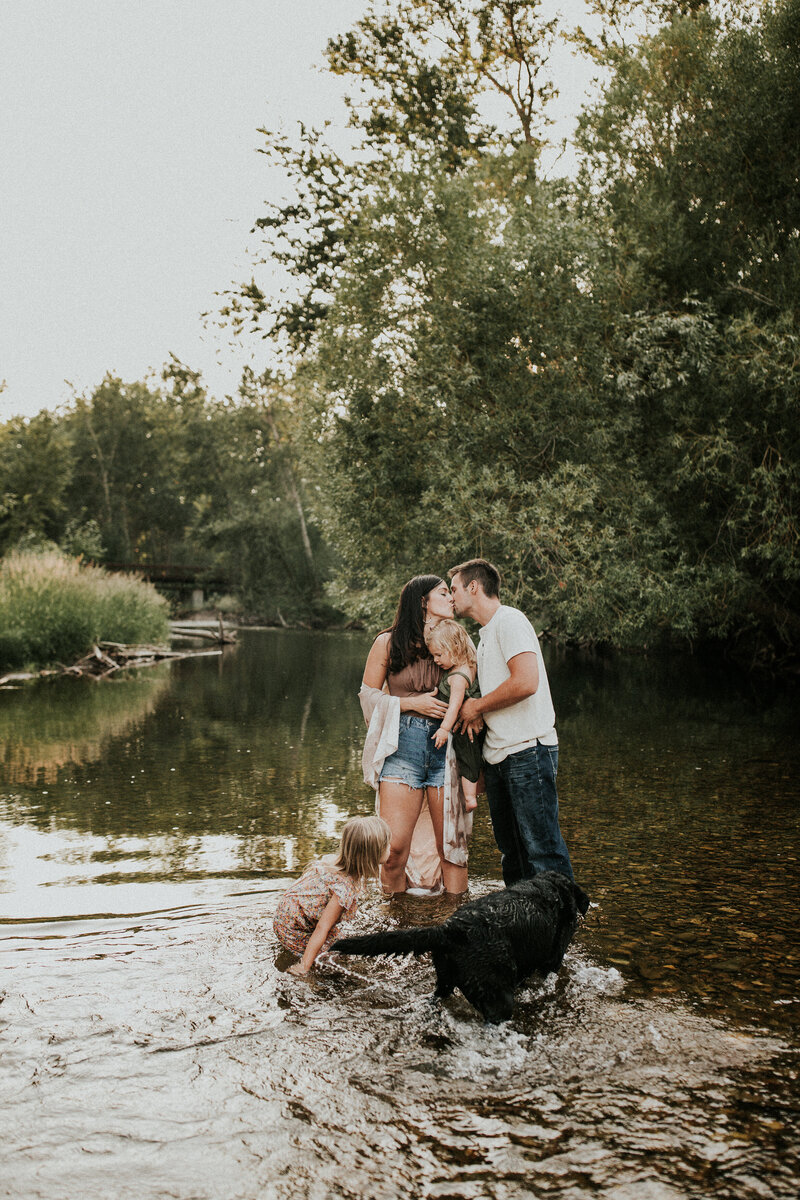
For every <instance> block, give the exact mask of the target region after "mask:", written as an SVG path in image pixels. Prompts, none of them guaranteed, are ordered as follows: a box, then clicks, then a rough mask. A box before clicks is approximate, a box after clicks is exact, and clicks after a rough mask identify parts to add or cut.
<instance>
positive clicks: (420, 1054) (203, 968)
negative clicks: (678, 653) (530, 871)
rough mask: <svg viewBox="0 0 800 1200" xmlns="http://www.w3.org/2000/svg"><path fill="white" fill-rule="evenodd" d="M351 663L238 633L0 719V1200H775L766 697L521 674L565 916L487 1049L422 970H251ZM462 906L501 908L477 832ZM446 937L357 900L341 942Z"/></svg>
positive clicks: (785, 870)
mask: <svg viewBox="0 0 800 1200" xmlns="http://www.w3.org/2000/svg"><path fill="white" fill-rule="evenodd" d="M364 652H365V641H364V639H363V638H359V637H356V636H353V637H341V636H340V637H332V636H326V635H304V634H292V633H278V632H269V633H262V634H258V633H252V634H249V635H246V636H245V637H244V638H243V640H242V643H241V644H240V645H239V647H237V648H236V649H234V650H233V652H226V653H225V655H224V656H221V657H220V658H216V659H213V658H212V659H209V658H205V659H198V660H196V661H186V662H183V663H179V664H176V665H175V666H173V667H172V668H167V669H166V670H162V669H161V668H158V669H155V670H152V671H149V672H141V673H140V675H139V676H138V677H137V678H136V679H131V680H127V681H120V682H119V683H115V684H113V685H111V686H107V685H97V684H88V685H87V686H84V683H85V681H75V680H67V681H64V682H63V683H62V684H58V685H55V686H53V685H50V686H44V687H38V686H37V687H36V688H33V689H22V690H20V691H13V692H3V693H0V736H2V739H3V745H4V750H3V758H2V763H0V819H1V821H2V824H0V922H2V923H0V951H1V952H2V966H3V974H2V983H0V1038H1V1039H2V1046H3V1053H2V1057H1V1058H0V1105H1V1107H0V1122H1V1123H2V1144H3V1146H4V1155H3V1159H4V1161H3V1169H2V1172H0V1194H2V1195H7V1196H12V1197H26V1198H27V1197H37V1196H43V1197H44V1196H47V1197H50V1198H56V1197H62V1196H63V1197H65V1198H66V1197H69V1198H72V1197H74V1196H76V1195H81V1196H86V1197H94V1196H97V1197H106V1196H109V1195H113V1196H115V1197H117V1196H118V1197H128V1196H130V1197H137V1198H141V1197H148V1198H149V1197H162V1196H175V1197H180V1198H181V1200H190V1198H200V1197H203V1198H205V1197H208V1198H209V1200H211V1198H212V1197H213V1198H215V1200H217V1198H227V1197H231V1198H234V1197H237V1198H238V1197H242V1198H246V1197H252V1196H267V1197H271V1196H275V1197H280V1198H282V1197H286V1198H287V1200H288V1198H289V1197H292V1198H294V1197H310V1198H316V1197H329V1196H344V1197H350V1196H352V1197H361V1196H376V1197H406V1196H432V1197H433V1196H435V1197H475V1198H479V1197H497V1198H503V1200H504V1198H506V1197H518V1196H528V1195H530V1196H534V1195H536V1196H538V1195H548V1196H556V1197H564V1198H569V1200H573V1198H577V1197H589V1196H597V1195H604V1196H611V1197H615V1198H620V1200H623V1198H624V1200H627V1198H628V1197H630V1198H631V1200H634V1198H635V1200H641V1198H643V1200H651V1198H653V1200H662V1198H664V1200H667V1198H669V1200H671V1198H673V1197H683V1196H687V1197H688V1196H692V1197H695V1196H698V1197H699V1196H719V1197H732V1198H733V1197H736V1198H739V1197H742V1198H746V1197H783V1196H787V1197H788V1196H791V1195H794V1194H796V1192H797V1187H798V1182H800V1164H799V1163H798V1147H799V1146H800V1137H798V1133H799V1132H800V1113H798V1108H799V1107H800V1105H799V1104H798V1100H797V1092H798V1089H797V1065H798V1063H797V1050H798V1044H800V1039H799V1038H798V1017H800V978H799V977H798V976H799V972H798V941H799V939H798V938H797V935H796V931H795V928H794V922H795V912H796V907H797V902H798V899H800V896H799V895H798V893H800V878H799V877H798V870H797V862H798V851H799V850H800V832H799V829H798V826H799V824H800V822H799V821H798V788H797V766H798V761H797V760H798V750H797V749H796V747H795V742H796V737H795V727H796V721H795V717H794V705H793V699H792V697H791V696H788V697H781V696H769V697H765V696H763V695H761V696H752V695H749V694H748V693H747V692H746V691H742V690H741V686H740V684H739V681H737V680H736V679H735V677H727V678H719V677H713V678H712V677H709V675H708V674H706V673H704V672H703V671H702V670H700V669H698V668H697V667H695V666H694V665H693V664H686V663H675V664H659V663H652V662H649V663H640V662H627V663H620V662H616V663H614V664H611V665H608V664H603V663H602V662H598V661H593V660H587V659H581V658H578V657H575V656H560V657H558V658H556V657H551V660H550V663H549V666H550V674H551V681H552V685H553V691H554V694H555V698H556V706H557V711H558V713H559V728H560V735H561V746H562V755H561V771H560V775H559V786H560V794H561V801H562V826H563V829H564V832H565V836H566V837H567V840H568V843H569V845H570V849H571V853H572V856H573V861H574V864H575V867H576V874H577V876H578V878H579V880H580V881H581V883H582V884H583V885H584V886H585V887H586V888H587V890H589V891H590V893H591V895H592V899H593V902H594V903H593V907H592V908H591V909H590V912H589V915H588V917H587V920H586V921H585V923H584V925H583V926H582V928H581V930H580V931H579V933H578V936H577V938H576V940H575V943H574V944H573V947H572V948H571V949H570V951H569V953H568V955H567V959H566V962H565V965H564V967H563V968H562V971H561V972H560V974H559V976H558V977H552V976H551V977H550V978H549V979H547V980H544V981H542V980H532V981H531V983H530V985H529V986H528V987H526V988H525V989H524V990H523V991H522V992H521V993H520V995H519V997H518V1002H517V1007H516V1011H515V1016H514V1019H513V1020H512V1021H511V1022H510V1023H509V1024H508V1025H506V1026H504V1027H502V1028H499V1029H495V1028H491V1027H486V1026H484V1025H483V1024H482V1023H481V1022H480V1019H479V1018H478V1016H477V1014H476V1013H475V1012H474V1010H472V1009H471V1008H470V1006H469V1005H468V1004H467V1003H466V1001H464V1000H463V998H461V997H459V996H455V997H453V998H452V999H451V1000H449V1001H447V1002H446V1003H445V1004H444V1005H437V1006H433V1005H431V1004H430V1002H429V997H430V993H431V991H432V980H433V974H432V970H431V967H430V965H429V963H428V961H427V960H426V959H424V958H423V959H421V960H419V961H416V960H399V961H398V960H391V959H379V960H358V959H338V958H336V957H335V956H330V957H329V958H328V960H327V962H326V963H325V964H324V965H323V966H321V967H320V969H319V970H318V971H317V972H316V973H315V974H314V976H313V977H312V978H310V979H309V980H297V979H295V978H294V977H292V976H288V975H285V974H284V973H282V972H281V970H280V969H279V967H280V966H281V965H282V960H281V957H280V955H276V946H275V943H274V940H273V938H272V933H271V914H272V912H273V910H274V907H275V904H276V902H277V897H278V895H279V893H280V890H281V888H282V887H283V886H284V885H285V882H286V880H287V878H289V877H290V876H291V875H292V874H293V873H295V872H296V870H297V869H298V867H299V866H301V865H302V864H303V862H305V861H306V860H307V859H308V858H309V857H311V856H312V855H313V854H316V853H319V852H322V851H325V850H328V849H330V848H331V847H332V846H333V844H334V843H335V837H336V832H337V830H338V828H339V827H340V825H341V823H342V821H343V820H344V819H345V818H346V817H347V816H348V815H350V814H351V813H353V812H356V811H365V810H366V809H367V808H368V807H369V793H368V792H367V791H366V789H365V788H364V787H363V784H361V783H360V773H359V762H358V760H359V753H360V739H361V730H362V727H361V724H360V720H361V718H360V714H359V712H358V709H357V704H356V701H355V692H356V690H357V687H358V681H359V677H360V670H361V664H362V661H363V656H364ZM67 685H68V686H67ZM471 878H472V883H471V887H472V891H473V894H476V893H481V892H483V891H487V890H490V889H492V888H495V887H498V886H500V879H499V863H498V858H497V853H496V850H495V848H494V843H493V840H492V837H491V830H490V828H489V825H488V821H487V819H486V813H485V804H482V805H481V809H480V810H479V816H478V820H477V822H476V831H475V836H474V841H473V847H472V855H471ZM447 911H448V902H447V901H446V900H444V899H438V900H415V899H411V898H407V899H406V900H404V901H394V902H392V904H391V905H389V904H386V903H384V902H383V901H381V900H380V899H379V897H378V895H377V894H372V895H371V896H370V897H369V898H368V900H367V901H366V903H365V905H364V906H363V907H362V910H361V911H360V913H359V915H358V918H357V920H356V923H355V924H356V928H357V929H368V928H371V927H374V926H375V925H378V924H380V925H386V924H391V923H395V922H400V923H404V924H407V923H417V922H422V921H430V920H438V919H442V918H443V917H444V916H445V915H446V913H447ZM350 928H352V927H350Z"/></svg>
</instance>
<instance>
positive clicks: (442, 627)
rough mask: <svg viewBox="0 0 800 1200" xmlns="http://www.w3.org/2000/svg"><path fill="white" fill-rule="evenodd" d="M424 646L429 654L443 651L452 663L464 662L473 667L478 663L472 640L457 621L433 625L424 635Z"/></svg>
mask: <svg viewBox="0 0 800 1200" xmlns="http://www.w3.org/2000/svg"><path fill="white" fill-rule="evenodd" d="M425 644H426V645H427V647H428V649H429V650H430V652H431V654H440V653H441V652H442V650H444V652H445V653H446V654H449V655H450V657H451V658H452V660H453V662H454V663H463V662H465V663H469V665H470V666H471V667H474V666H475V665H476V663H477V661H478V660H477V657H476V654H475V647H474V646H473V644H472V638H471V637H470V636H469V634H468V633H467V631H466V629H465V628H464V626H463V625H459V623H458V621H449V620H445V621H440V622H439V624H438V625H434V627H433V629H429V630H428V632H427V633H426V634H425Z"/></svg>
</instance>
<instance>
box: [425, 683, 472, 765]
mask: <svg viewBox="0 0 800 1200" xmlns="http://www.w3.org/2000/svg"><path fill="white" fill-rule="evenodd" d="M466 690H467V681H466V679H465V678H464V676H463V675H451V676H450V703H449V704H448V706H447V712H446V713H445V714H444V717H443V718H442V723H441V725H440V726H439V728H438V729H437V730H436V733H434V734H433V742H434V745H435V746H436V749H437V750H438V749H440V747H442V746H443V745H444V744H445V742H446V741H447V735H448V733H451V732H452V729H453V726H454V725H455V723H456V718H457V717H458V710H459V709H460V708H461V704H462V701H463V699H464V693H465V692H466Z"/></svg>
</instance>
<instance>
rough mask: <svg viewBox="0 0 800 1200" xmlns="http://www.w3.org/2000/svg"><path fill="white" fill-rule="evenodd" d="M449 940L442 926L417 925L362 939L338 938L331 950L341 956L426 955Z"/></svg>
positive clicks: (367, 935)
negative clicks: (336, 951) (428, 951)
mask: <svg viewBox="0 0 800 1200" xmlns="http://www.w3.org/2000/svg"><path fill="white" fill-rule="evenodd" d="M447 940H448V935H447V932H446V931H445V930H444V928H443V926H442V925H416V926H414V927H413V928H411V929H386V930H384V931H383V932H382V933H365V934H363V936H361V937H347V938H338V939H337V941H335V942H334V943H333V945H332V946H331V950H338V951H339V953H340V954H424V953H425V952H426V951H427V950H435V949H436V948H437V946H444V945H445V944H446V942H447Z"/></svg>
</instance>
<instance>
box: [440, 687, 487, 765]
mask: <svg viewBox="0 0 800 1200" xmlns="http://www.w3.org/2000/svg"><path fill="white" fill-rule="evenodd" d="M452 675H461V676H462V678H464V679H466V681H467V684H468V686H467V691H466V694H465V696H464V699H467V697H469V698H470V699H472V697H473V696H480V694H481V689H480V688H479V687H478V676H477V675H476V676H475V678H474V679H473V680H471V681H470V677H469V675H467V673H466V671H451V672H450V674H449V675H443V676H442V678H441V680H440V681H439V690H438V692H437V693H436V695H437V697H438V698H439V699H440V700H441V701H442V703H443V704H449V703H450V676H452ZM483 734H484V731H483V730H481V732H480V733H479V734H477V735H476V737H475V740H474V741H473V742H471V741H470V740H469V737H468V736H467V734H466V733H455V732H454V733H453V750H454V751H455V756H456V762H457V763H458V773H459V775H462V776H463V777H464V779H469V780H471V782H472V783H477V782H478V777H479V775H480V773H481V770H482V767H483Z"/></svg>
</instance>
